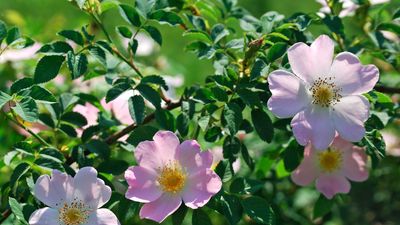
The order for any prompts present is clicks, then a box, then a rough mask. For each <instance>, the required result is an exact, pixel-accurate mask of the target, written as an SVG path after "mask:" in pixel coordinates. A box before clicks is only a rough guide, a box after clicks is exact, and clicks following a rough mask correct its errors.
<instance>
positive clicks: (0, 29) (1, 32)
mask: <svg viewBox="0 0 400 225" xmlns="http://www.w3.org/2000/svg"><path fill="white" fill-rule="evenodd" d="M6 37H7V27H6V24H5V23H4V22H3V21H1V20H0V44H1V42H3V40H4V38H6Z"/></svg>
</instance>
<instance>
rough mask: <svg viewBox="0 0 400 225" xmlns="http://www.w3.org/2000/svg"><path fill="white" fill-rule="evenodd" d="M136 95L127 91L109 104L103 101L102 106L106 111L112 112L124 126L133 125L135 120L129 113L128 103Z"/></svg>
mask: <svg viewBox="0 0 400 225" xmlns="http://www.w3.org/2000/svg"><path fill="white" fill-rule="evenodd" d="M134 94H135V93H134V91H133V90H129V91H125V92H124V93H122V94H121V95H120V96H118V98H116V99H114V100H113V101H111V102H109V103H106V101H105V99H102V101H101V104H102V106H103V107H104V108H105V109H107V110H109V111H111V113H112V114H113V115H114V117H115V118H116V119H117V120H118V121H119V122H121V123H122V124H124V125H130V124H132V123H133V119H132V117H131V114H130V113H129V103H128V101H129V99H130V98H131V97H132V96H133V95H134Z"/></svg>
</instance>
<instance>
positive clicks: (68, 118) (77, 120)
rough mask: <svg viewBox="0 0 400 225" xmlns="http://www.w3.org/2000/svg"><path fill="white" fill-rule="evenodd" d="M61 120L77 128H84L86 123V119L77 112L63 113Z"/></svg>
mask: <svg viewBox="0 0 400 225" xmlns="http://www.w3.org/2000/svg"><path fill="white" fill-rule="evenodd" d="M61 120H62V121H65V122H68V123H71V124H74V125H76V126H78V127H84V126H86V125H87V123H88V122H87V120H86V118H85V117H84V116H83V115H82V114H80V113H77V112H72V111H71V112H66V113H64V114H63V115H62V116H61Z"/></svg>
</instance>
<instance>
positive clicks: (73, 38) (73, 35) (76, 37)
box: [58, 30, 84, 46]
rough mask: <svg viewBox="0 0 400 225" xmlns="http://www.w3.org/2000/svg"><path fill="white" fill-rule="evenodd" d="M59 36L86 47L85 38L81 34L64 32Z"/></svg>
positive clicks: (69, 31) (73, 31) (71, 31)
mask: <svg viewBox="0 0 400 225" xmlns="http://www.w3.org/2000/svg"><path fill="white" fill-rule="evenodd" d="M58 35H60V36H62V37H65V38H67V39H69V40H71V41H73V42H75V43H76V44H78V45H82V46H83V45H84V41H83V36H82V34H81V33H80V32H78V31H75V30H63V31H60V32H59V33H58Z"/></svg>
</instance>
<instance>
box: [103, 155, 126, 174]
mask: <svg viewBox="0 0 400 225" xmlns="http://www.w3.org/2000/svg"><path fill="white" fill-rule="evenodd" d="M128 167H129V164H128V163H127V162H126V161H125V160H118V159H109V160H107V161H104V162H102V163H100V165H99V166H98V167H97V170H98V171H99V172H101V173H107V174H112V175H115V176H118V175H120V174H122V173H123V172H125V170H126V169H128Z"/></svg>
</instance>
